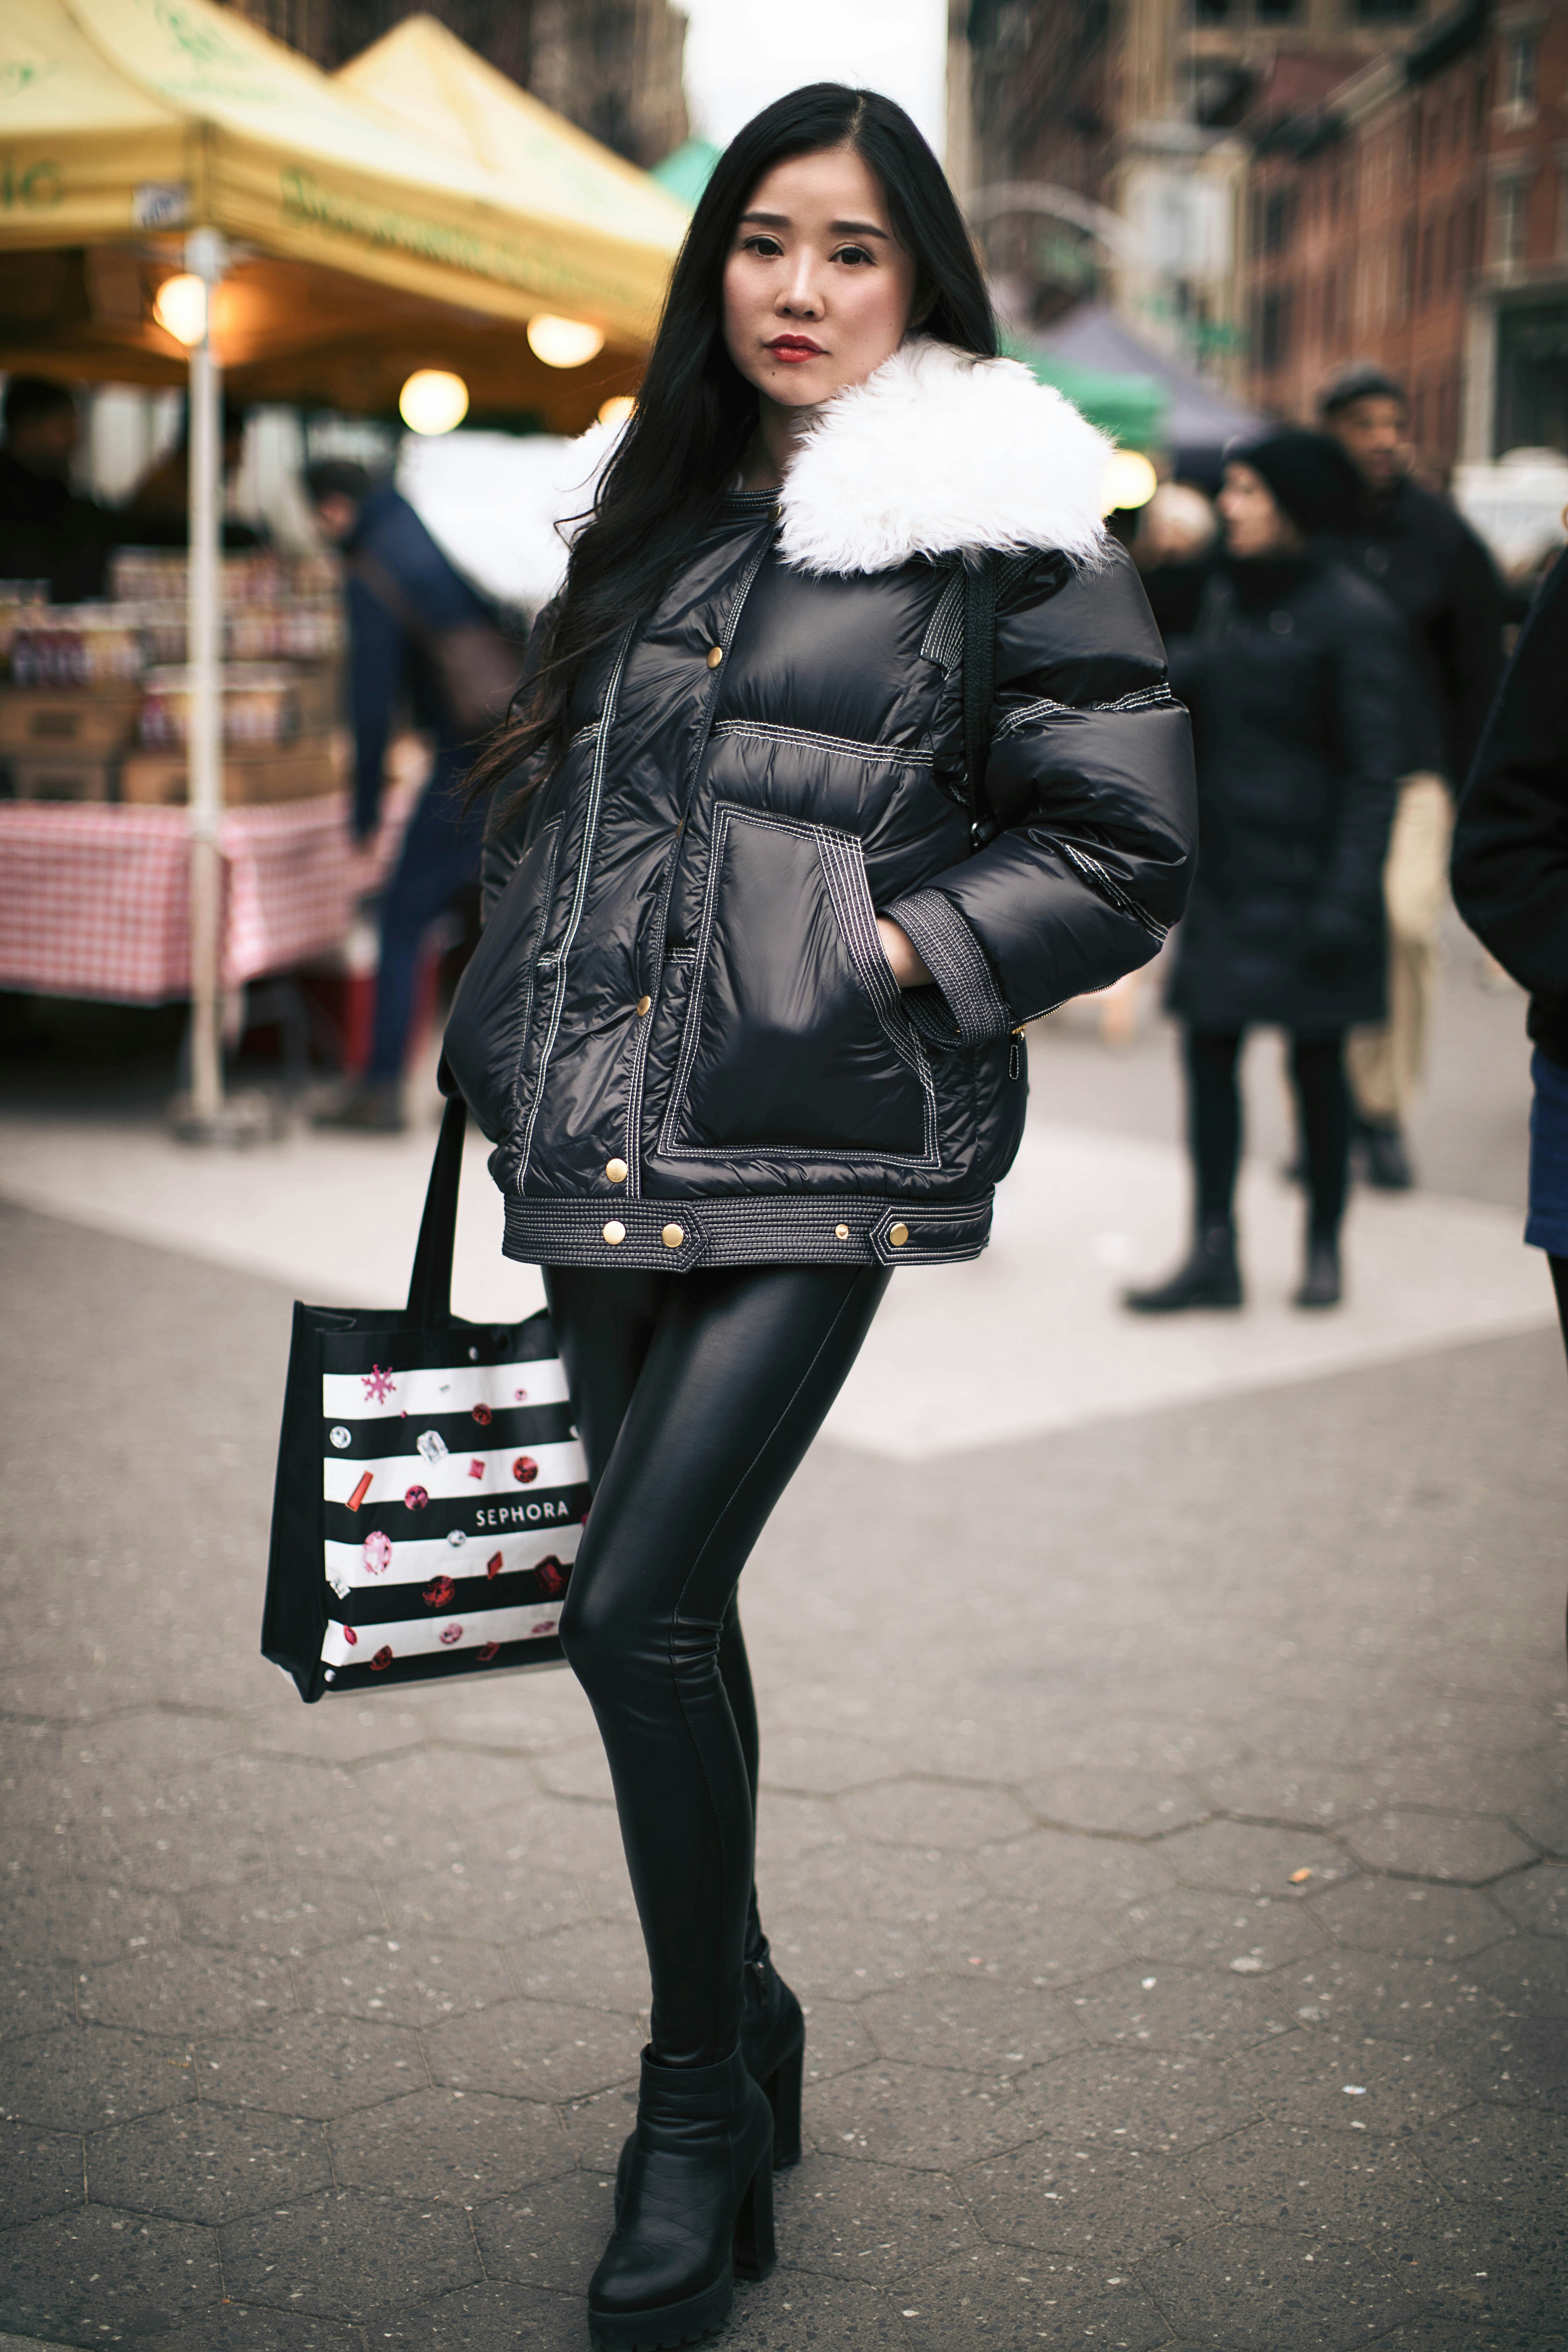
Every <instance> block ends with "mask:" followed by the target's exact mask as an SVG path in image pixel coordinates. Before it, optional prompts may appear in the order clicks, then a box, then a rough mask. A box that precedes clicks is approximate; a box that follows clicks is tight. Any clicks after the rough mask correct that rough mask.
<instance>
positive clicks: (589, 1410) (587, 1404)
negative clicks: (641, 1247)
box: [544, 1266, 889, 2066]
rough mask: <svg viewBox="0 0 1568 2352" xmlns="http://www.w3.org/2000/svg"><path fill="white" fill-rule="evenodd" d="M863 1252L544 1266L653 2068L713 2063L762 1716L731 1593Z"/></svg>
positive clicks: (799, 1452) (826, 1391)
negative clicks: (627, 1267) (685, 1263)
mask: <svg viewBox="0 0 1568 2352" xmlns="http://www.w3.org/2000/svg"><path fill="white" fill-rule="evenodd" d="M888 1280H889V1276H888V1274H887V1273H886V1271H885V1270H884V1269H883V1268H881V1267H879V1266H869V1267H858V1268H856V1267H839V1266H760V1267H742V1268H721V1269H718V1270H716V1271H713V1272H710V1273H706V1274H705V1273H702V1272H697V1273H692V1274H686V1275H665V1274H641V1273H636V1272H627V1273H625V1274H622V1273H619V1272H616V1273H603V1272H599V1271H597V1270H592V1269H580V1268H577V1267H567V1266H547V1267H546V1268H545V1269H544V1286H545V1291H546V1294H547V1296H548V1297H549V1300H550V1307H551V1312H552V1316H553V1317H554V1319H555V1329H556V1335H557V1338H558V1339H559V1341H560V1346H561V1356H562V1361H563V1364H564V1366H565V1369H566V1377H567V1380H568V1381H569V1382H570V1384H571V1390H572V1402H573V1406H574V1412H575V1414H576V1420H577V1427H578V1429H579V1431H580V1432H581V1433H582V1438H583V1443H584V1448H585V1450H586V1453H587V1456H588V1475H589V1479H590V1481H591V1484H592V1486H593V1497H594V1498H593V1505H592V1508H591V1509H590V1512H589V1515H588V1524H587V1526H586V1528H584V1533H583V1541H582V1544H581V1546H580V1548H579V1549H578V1553H577V1560H576V1565H575V1566H574V1569H573V1571H572V1583H571V1588H570V1590H569V1591H568V1594H567V1598H566V1606H565V1610H564V1612H563V1615H562V1620H561V1638H562V1642H563V1645H564V1648H565V1651H566V1656H567V1659H568V1661H569V1663H570V1664H571V1666H572V1668H573V1671H574V1673H575V1675H576V1676H577V1678H578V1680H579V1682H581V1684H582V1685H583V1687H584V1690H585V1691H586V1693H587V1695H588V1698H589V1701H590V1703H591V1705H592V1706H593V1709H594V1713H595V1717H596V1718H597V1720H598V1725H599V1729H600V1732H601V1733H602V1735H603V1737H604V1742H605V1750H606V1752H607V1754H608V1756H609V1759H610V1774H611V1778H612V1780H614V1782H615V1790H616V1809H617V1811H618V1812H619V1814H620V1822H621V1836H622V1840H623V1842H624V1843H625V1846H626V1865H627V1868H628V1869H629V1871H630V1873H631V1881H632V1892H633V1894H634V1895H635V1896H636V1899H637V1915H638V1916H639V1918H640V1920H641V1922H642V1930H643V1937H644V1940H645V1942H646V1943H647V1957H648V1968H649V1971H650V1973H651V1976H652V1979H653V2023H652V2029H651V2042H652V2049H653V2053H654V2056H655V2058H656V2059H657V2060H658V2063H660V2064H662V2065H666V2066H706V2065H710V2064H712V2063H716V2062H717V2061H718V2060H720V2059H721V2058H724V2057H727V2056H728V2055H729V2053H730V2052H731V2050H732V2049H733V2048H734V2047H735V2043H736V2041H737V2039H738V2037H739V2033H740V2024H741V1989H742V1960H743V1958H744V1956H745V1949H746V1944H747V1938H748V1914H749V1916H750V1930H749V1932H750V1936H751V1938H752V1945H753V1948H756V1947H757V1946H758V1945H760V1942H761V1933H762V1931H761V1928H760V1927H759V1925H758V1923H757V1916H756V1898H755V1895H754V1892H753V1889H752V1831H753V1822H754V1817H755V1804H756V1785H757V1718H756V1708H755V1705H754V1702H753V1700H752V1678H751V1672H750V1669H749V1667H748V1665H747V1663H746V1647H745V1643H744V1642H743V1640H742V1635H741V1621H740V1616H739V1613H738V1612H737V1609H736V1605H735V1588H736V1585H737V1583H738V1581H739V1580H740V1575H741V1570H742V1568H744V1566H745V1564H746V1560H747V1558H748V1557H749V1555H750V1553H751V1549H752V1545H753V1544H754V1543H755V1542H756V1539H757V1538H758V1536H759V1535H760V1534H761V1533H762V1531H763V1527H764V1525H765V1524H766V1522H767V1518H768V1515H769V1513H770V1512H771V1511H772V1509H773V1505H774V1504H775V1503H776V1502H777V1500H778V1498H779V1496H781V1495H782V1494H783V1492H784V1488H785V1486H787V1485H788V1484H789V1481H790V1479H791V1477H792V1476H793V1475H794V1474H795V1470H796V1469H797V1468H798V1466H799V1465H800V1462H801V1460H802V1457H803V1456H804V1454H805V1450H806V1448H807V1446H808V1445H809V1444H811V1441H812V1439H813V1438H814V1437H815V1436H816V1433H817V1430H818V1429H819V1428H820V1426H821V1424H822V1421H823V1418H824V1416H825V1414H826V1412H827V1409H828V1407H829V1405H830V1404H831V1403H832V1402H833V1400H834V1398H835V1397H836V1396H837V1393H838V1390H839V1388H840V1386H841V1384H842V1382H843V1381H844V1377H845V1375H846V1373H847V1371H848V1370H849V1367H850V1366H851V1364H852V1363H853V1362H854V1360H855V1358H856V1356H857V1355H858V1352H859V1349H860V1343H861V1341H862V1340H863V1339H864V1338H865V1336H866V1333H867V1331H868V1329H869V1328H870V1324H871V1318H872V1317H873V1315H874V1314H875V1313H876V1311H877V1307H878V1305H879V1302H880V1300H881V1297H882V1294H883V1292H884V1291H885V1290H886V1288H887V1286H888Z"/></svg>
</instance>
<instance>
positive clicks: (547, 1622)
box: [528, 1617, 555, 1640]
mask: <svg viewBox="0 0 1568 2352" xmlns="http://www.w3.org/2000/svg"><path fill="white" fill-rule="evenodd" d="M528 1631H529V1634H530V1637H531V1639H533V1640H537V1639H538V1638H539V1636H540V1635H541V1634H542V1633H554V1631H555V1620H554V1618H553V1617H541V1618H540V1620H539V1622H538V1623H537V1624H533V1625H531V1626H530V1627H529V1629H528Z"/></svg>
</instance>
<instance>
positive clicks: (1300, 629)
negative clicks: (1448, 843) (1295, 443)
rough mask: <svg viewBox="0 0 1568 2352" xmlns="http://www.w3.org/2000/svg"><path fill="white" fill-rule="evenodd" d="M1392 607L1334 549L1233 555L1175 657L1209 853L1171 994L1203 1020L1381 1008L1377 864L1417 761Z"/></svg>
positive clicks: (1361, 1015) (1320, 1025)
mask: <svg viewBox="0 0 1568 2352" xmlns="http://www.w3.org/2000/svg"><path fill="white" fill-rule="evenodd" d="M1407 659H1408V656H1407V654H1406V650H1405V631H1404V628H1403V626H1402V625H1401V623H1400V620H1399V616H1398V614H1396V613H1395V612H1394V608H1393V606H1392V605H1391V604H1389V602H1388V600H1387V598H1386V597H1384V595H1383V594H1382V593H1380V592H1379V591H1378V590H1377V589H1375V588H1373V587H1372V586H1370V585H1369V584H1368V583H1366V582H1365V581H1363V580H1359V579H1358V578H1357V577H1356V575H1355V573H1354V572H1352V571H1351V570H1350V568H1349V566H1348V565H1346V564H1343V563H1339V562H1332V561H1331V560H1330V559H1328V558H1326V557H1313V556H1301V557H1299V558H1292V559H1288V560H1285V561H1282V562H1275V561H1264V562H1252V563H1226V564H1225V565H1223V566H1222V567H1221V569H1220V571H1219V572H1217V573H1216V574H1215V578H1214V579H1213V580H1212V581H1211V582H1210V583H1209V588H1208V592H1207V593H1206V595H1205V600H1204V606H1203V610H1202V612H1201V614H1199V617H1198V625H1197V628H1196V630H1195V631H1194V635H1192V636H1190V637H1187V638H1184V640H1183V642H1182V644H1181V646H1180V648H1179V650H1178V651H1177V652H1176V653H1175V654H1174V655H1173V662H1172V667H1173V675H1174V677H1175V683H1176V687H1177V689H1178V691H1179V692H1180V693H1181V695H1182V696H1183V697H1184V699H1185V701H1186V703H1187V705H1188V707H1189V709H1191V711H1192V714H1193V726H1194V735H1195V740H1196V746H1197V763H1198V831H1199V854H1198V873H1197V880H1196V882H1195V884H1194V888H1193V896H1192V903H1191V904H1190V906H1189V907H1188V908H1187V919H1186V921H1185V922H1184V925H1183V926H1182V935H1181V939H1180V940H1179V942H1178V944H1177V950H1176V969H1175V974H1174V977H1173V981H1172V983H1171V990H1170V1003H1171V1007H1172V1010H1173V1012H1176V1013H1180V1014H1181V1015H1182V1017H1183V1018H1184V1020H1185V1021H1186V1022H1187V1023H1188V1024H1190V1025H1191V1026H1192V1027H1193V1028H1194V1029H1196V1030H1199V1031H1202V1032H1205V1033H1208V1034H1227V1033H1229V1032H1232V1031H1236V1030H1239V1029H1242V1028H1244V1027H1245V1026H1246V1025H1247V1023H1248V1022H1251V1021H1260V1022H1268V1023H1274V1024H1279V1026H1280V1027H1281V1028H1285V1029H1290V1030H1294V1031H1296V1032H1297V1033H1298V1034H1301V1035H1307V1036H1310V1035H1321V1036H1326V1035H1328V1034H1331V1032H1333V1031H1334V1030H1337V1029H1347V1028H1349V1027H1351V1025H1352V1024H1353V1023H1356V1022H1361V1021H1376V1020H1379V1019H1381V1017H1382V1014H1383V1010H1384V990H1385V981H1384V962H1385V956H1384V918H1383V861H1384V852H1385V850H1386V848H1387V845H1388V828H1389V824H1390V821H1391V819H1392V816H1393V812H1394V780H1395V778H1396V777H1398V776H1400V775H1402V774H1404V772H1405V770H1406V769H1407V768H1408V767H1409V765H1410V759H1409V747H1408V739H1407V736H1406V732H1405V721H1406V714H1407V711H1408V688H1407V683H1406V680H1407V670H1406V663H1407Z"/></svg>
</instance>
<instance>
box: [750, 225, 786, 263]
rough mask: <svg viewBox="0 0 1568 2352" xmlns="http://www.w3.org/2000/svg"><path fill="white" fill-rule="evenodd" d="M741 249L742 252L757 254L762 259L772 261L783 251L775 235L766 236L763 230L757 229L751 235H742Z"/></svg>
mask: <svg viewBox="0 0 1568 2352" xmlns="http://www.w3.org/2000/svg"><path fill="white" fill-rule="evenodd" d="M741 250H742V253H755V254H758V255H760V256H761V257H762V258H763V260H764V261H773V260H776V259H777V257H778V256H779V255H780V254H781V253H782V252H783V251H784V247H783V246H782V245H781V244H780V243H779V241H778V239H777V237H776V236H767V235H765V234H764V233H763V232H762V231H758V232H757V233H756V234H755V235H753V236H748V237H742V240H741Z"/></svg>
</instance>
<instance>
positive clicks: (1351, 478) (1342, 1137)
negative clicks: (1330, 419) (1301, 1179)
mask: <svg viewBox="0 0 1568 2352" xmlns="http://www.w3.org/2000/svg"><path fill="white" fill-rule="evenodd" d="M1359 497H1360V482H1359V478H1358V477H1357V475H1356V473H1355V471H1354V469H1353V467H1352V465H1351V462H1350V460H1349V458H1348V457H1345V456H1344V454H1343V452H1342V450H1341V449H1340V447H1339V445H1338V444H1337V442H1334V441H1331V440H1330V438H1329V437H1328V436H1327V435H1326V434H1319V433H1299V432H1278V433H1274V434H1271V435H1270V436H1268V438H1267V439H1266V440H1262V441H1258V442H1257V443H1255V444H1254V445H1253V446H1251V447H1250V448H1248V449H1246V450H1244V451H1242V452H1240V453H1239V454H1238V456H1237V457H1236V458H1235V459H1234V460H1233V461H1232V462H1231V463H1230V464H1229V465H1227V466H1226V473H1225V483H1224V487H1223V488H1222V489H1221V491H1220V495H1219V508H1220V514H1221V518H1222V520H1223V521H1224V524H1225V535H1226V554H1225V559H1224V561H1223V562H1222V564H1221V566H1220V569H1219V572H1218V573H1217V575H1216V577H1215V579H1214V581H1212V582H1211V583H1210V585H1209V588H1208V590H1207V592H1206V593H1205V599H1204V604H1203V607H1202V610H1201V612H1200V614H1199V616H1198V623H1197V627H1196V629H1195V631H1194V635H1192V636H1191V637H1189V638H1187V639H1186V640H1185V641H1184V644H1183V646H1182V647H1181V649H1180V653H1179V655H1178V656H1176V657H1175V658H1174V660H1173V675H1174V678H1175V683H1176V685H1177V687H1178V688H1179V690H1180V692H1181V694H1182V696H1183V698H1184V700H1185V701H1186V703H1187V705H1188V708H1189V709H1191V711H1192V714H1193V729H1194V740H1195V742H1196V748H1197V762H1198V812H1199V838H1200V855H1199V863H1198V874H1197V880H1196V882H1195V884H1194V889H1193V896H1192V903H1191V905H1190V906H1189V908H1188V909H1187V917H1186V920H1185V922H1184V925H1183V927H1182V935H1181V939H1180V940H1179V941H1178V943H1177V950H1176V968H1175V976H1174V979H1173V982H1172V984H1171V989H1170V994H1169V1003H1170V1005H1171V1008H1172V1010H1173V1012H1174V1013H1176V1014H1177V1015H1178V1017H1179V1018H1180V1020H1181V1022H1182V1024H1183V1026H1184V1058H1185V1064H1186V1076H1187V1113H1188V1140H1189V1144H1190V1147H1191V1150H1192V1156H1193V1163H1194V1195H1195V1201H1194V1208H1195V1215H1194V1226H1195V1231H1194V1241H1193V1247H1192V1253H1191V1255H1190V1256H1189V1257H1188V1258H1187V1260H1186V1262H1185V1264H1184V1265H1182V1266H1180V1267H1179V1268H1178V1269H1177V1271H1176V1272H1175V1274H1173V1276H1171V1277H1170V1279H1169V1280H1168V1281H1166V1282H1163V1283H1161V1284H1159V1285H1158V1286H1156V1287H1155V1288H1153V1289H1150V1290H1134V1291H1130V1292H1129V1293H1128V1294H1127V1301H1126V1303H1127V1305H1128V1306H1129V1307H1132V1308H1133V1309H1134V1310H1135V1311H1136V1312H1138V1313H1140V1314H1143V1315H1168V1314H1173V1313H1175V1312H1178V1311H1180V1310H1182V1309H1184V1308H1186V1307H1239V1306H1240V1305H1241V1297H1242V1288H1241V1273H1240V1269H1239V1266H1238V1265H1237V1253H1236V1225H1235V1220H1234V1202H1235V1195H1236V1178H1237V1162H1238V1160H1239V1158H1240V1152H1241V1104H1240V1097H1239V1094H1238V1091H1237V1058H1238V1056H1239V1055H1240V1052H1241V1042H1242V1037H1243V1034H1244V1033H1245V1032H1246V1030H1247V1027H1248V1026H1249V1025H1250V1024H1252V1023H1254V1022H1267V1023H1268V1024H1270V1025H1272V1026H1277V1027H1279V1028H1281V1029H1284V1030H1287V1031H1288V1032H1289V1037H1290V1074H1291V1078H1292V1081H1293V1084H1294V1087H1295V1093H1296V1100H1297V1106H1298V1109H1299V1112H1300V1125H1301V1138H1302V1147H1303V1156H1304V1162H1305V1168H1306V1175H1307V1192H1308V1202H1309V1213H1308V1222H1307V1244H1306V1266H1305V1271H1304V1273H1303V1275H1302V1278H1301V1285H1300V1289H1299V1290H1298V1291H1297V1293H1296V1304H1297V1306H1298V1307H1334V1306H1337V1305H1338V1303H1339V1300H1340V1297H1341V1295H1342V1278H1341V1272H1340V1222H1341V1219H1342V1216H1343V1214H1344V1205H1345V1190H1346V1173H1347V1162H1348V1154H1349V1147H1350V1111H1349V1097H1348V1095H1347V1093H1346V1089H1345V1078H1344V1065H1343V1045H1344V1033H1345V1031H1346V1030H1347V1029H1348V1028H1350V1027H1351V1026H1352V1024H1354V1023H1357V1022H1362V1021H1377V1020H1380V1019H1381V1018H1382V1015H1383V1004H1384V934H1383V888H1382V875H1383V858H1384V848H1385V846H1386V845H1387V841H1388V828H1389V823H1390V820H1391V817H1392V814H1393V809H1394V781H1395V779H1396V778H1397V777H1398V776H1400V775H1401V774H1403V772H1404V771H1405V768H1406V767H1407V766H1408V765H1409V761H1408V760H1407V759H1406V758H1405V749H1404V741H1403V735H1404V723H1403V719H1402V709H1403V707H1404V704H1403V698H1404V693H1405V686H1404V677H1405V649H1404V634H1403V630H1402V628H1401V625H1400V622H1399V620H1398V617H1397V615H1396V614H1395V613H1394V608H1393V606H1392V605H1391V604H1388V603H1386V601H1385V600H1384V597H1383V596H1381V595H1380V594H1379V593H1378V591H1377V590H1376V589H1375V588H1373V587H1372V586H1371V585H1370V584H1369V583H1367V582H1365V581H1363V580H1362V579H1360V578H1359V577H1358V576H1357V575H1356V574H1355V573H1354V572H1351V571H1350V570H1349V569H1348V568H1347V567H1346V566H1345V565H1343V564H1342V563H1340V562H1337V561H1335V560H1334V559H1333V557H1332V556H1331V555H1330V554H1329V553H1327V552H1326V551H1324V550H1323V549H1322V548H1321V546H1319V545H1317V544H1315V541H1317V539H1318V536H1319V535H1320V534H1329V533H1332V532H1336V531H1341V530H1347V529H1349V528H1350V527H1351V526H1352V523H1353V520H1354V516H1355V512H1356V506H1357V501H1358V499H1359Z"/></svg>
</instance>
